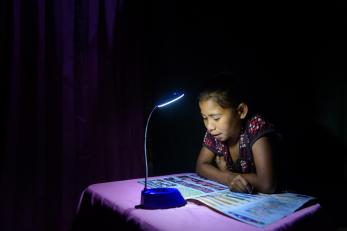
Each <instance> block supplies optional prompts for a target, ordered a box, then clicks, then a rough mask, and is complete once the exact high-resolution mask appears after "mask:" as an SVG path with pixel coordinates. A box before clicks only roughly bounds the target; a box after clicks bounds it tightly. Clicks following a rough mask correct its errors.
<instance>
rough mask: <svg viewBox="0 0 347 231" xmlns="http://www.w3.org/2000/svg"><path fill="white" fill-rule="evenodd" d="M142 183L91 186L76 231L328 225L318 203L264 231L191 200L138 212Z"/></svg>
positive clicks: (253, 230)
mask: <svg viewBox="0 0 347 231" xmlns="http://www.w3.org/2000/svg"><path fill="white" fill-rule="evenodd" d="M176 175H178V174H176ZM172 176H174V175H172ZM139 180H140V179H131V180H124V181H115V182H106V183H99V184H93V185H90V186H88V187H87V188H86V189H85V190H84V191H83V193H82V195H81V198H80V203H79V206H78V209H77V214H76V218H75V221H74V224H73V230H167V231H171V230H172V231H177V230H179V231H184V230H196V231H198V230H199V231H200V230H201V231H204V230H206V231H207V230H209V231H210V230H221V231H223V230H245V231H259V230H271V231H275V230H317V228H322V227H323V226H322V225H326V224H325V222H324V218H323V216H322V213H321V211H322V208H321V206H320V204H318V203H317V204H314V205H311V206H309V207H306V208H303V209H301V210H298V211H296V212H295V213H293V214H291V215H289V216H287V217H285V218H283V219H281V220H279V221H277V222H275V223H273V224H271V225H269V226H266V227H265V228H264V229H260V228H257V227H255V226H252V225H249V224H245V223H242V222H240V221H237V220H235V219H233V218H230V217H227V216H224V215H222V214H220V213H217V212H215V211H213V210H211V209H209V208H208V207H206V206H203V205H198V204H194V203H193V202H190V201H188V202H187V205H185V206H184V207H180V208H172V209H161V210H143V209H136V208H135V206H136V205H138V204H139V203H140V199H141V190H142V189H143V185H141V184H139V183H138V181H139Z"/></svg>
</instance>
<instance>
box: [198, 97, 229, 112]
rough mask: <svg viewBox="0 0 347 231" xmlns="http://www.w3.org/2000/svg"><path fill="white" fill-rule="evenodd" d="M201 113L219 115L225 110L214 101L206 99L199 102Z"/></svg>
mask: <svg viewBox="0 0 347 231" xmlns="http://www.w3.org/2000/svg"><path fill="white" fill-rule="evenodd" d="M199 106H200V110H201V112H205V113H221V112H223V111H225V110H226V109H225V108H223V107H221V106H220V105H219V104H218V103H217V102H216V101H215V100H213V99H208V100H204V101H200V102H199Z"/></svg>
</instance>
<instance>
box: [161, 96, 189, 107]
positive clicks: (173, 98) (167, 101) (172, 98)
mask: <svg viewBox="0 0 347 231" xmlns="http://www.w3.org/2000/svg"><path fill="white" fill-rule="evenodd" d="M183 96H184V94H183V93H179V92H174V93H173V94H171V95H170V96H169V97H167V98H166V99H165V100H162V101H161V102H159V103H158V104H157V105H156V106H157V107H159V108H160V107H165V106H167V105H169V104H171V103H173V102H176V101H177V100H179V99H181V98H182V97H183Z"/></svg>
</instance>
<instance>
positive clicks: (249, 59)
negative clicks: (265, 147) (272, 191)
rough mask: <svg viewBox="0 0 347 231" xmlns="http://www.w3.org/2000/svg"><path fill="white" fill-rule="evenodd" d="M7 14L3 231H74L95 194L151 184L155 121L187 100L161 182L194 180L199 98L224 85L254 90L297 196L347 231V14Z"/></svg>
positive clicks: (215, 10)
mask: <svg viewBox="0 0 347 231" xmlns="http://www.w3.org/2000/svg"><path fill="white" fill-rule="evenodd" d="M0 9H1V10H0V13H1V21H0V23H1V24H0V26H1V35H0V39H1V40H0V64H1V66H0V76H1V92H2V93H3V94H4V97H2V104H1V105H2V107H3V108H4V110H3V111H4V112H5V113H3V114H2V119H1V130H2V131H4V132H3V133H2V134H4V138H3V139H2V140H1V146H2V151H1V152H2V153H3V154H2V155H1V188H2V190H1V191H2V193H1V200H2V201H1V202H2V204H3V205H4V206H1V219H3V220H1V224H3V225H2V230H66V229H68V228H69V227H70V225H71V223H72V221H73V217H74V211H75V209H76V206H77V203H78V199H79V196H80V193H81V192H82V190H83V189H84V188H85V187H87V186H88V185H90V184H92V183H99V182H104V181H114V180H120V179H128V178H135V177H141V176H143V173H144V170H143V159H142V158H143V156H142V155H143V133H144V125H145V121H146V119H147V116H148V114H149V112H150V111H151V109H152V107H153V105H154V104H155V102H157V100H159V99H160V98H161V97H162V96H164V95H165V94H168V93H169V92H172V91H174V90H182V91H184V92H185V94H186V96H185V97H184V99H183V100H181V101H179V102H177V103H175V104H172V105H170V107H167V108H163V109H160V110H158V111H156V112H155V113H154V114H153V117H152V120H151V124H150V128H149V135H148V136H149V137H148V148H149V157H150V160H151V161H150V166H151V170H150V174H151V175H160V174H169V173H177V172H188V171H189V172H191V171H194V166H195V160H196V157H197V154H198V152H199V149H200V147H201V142H202V137H203V135H204V127H203V123H202V120H201V118H200V117H201V116H200V113H199V108H198V104H197V100H196V97H197V90H198V87H199V85H200V84H201V83H203V82H204V80H206V79H207V78H209V77H211V76H212V75H214V74H216V73H218V72H221V71H232V72H237V73H240V74H242V75H243V76H244V78H245V79H246V80H247V82H248V83H249V84H248V85H247V86H244V87H245V88H247V89H251V92H252V96H253V97H254V100H255V102H256V103H255V107H256V108H254V109H255V110H256V111H259V112H261V113H263V114H264V115H265V116H266V117H267V118H268V119H269V120H270V121H271V122H273V123H274V124H275V125H276V127H277V129H278V131H279V132H280V133H281V134H282V135H283V140H284V143H283V147H284V148H283V154H282V155H283V157H282V158H281V159H282V164H283V166H282V170H283V172H284V173H285V176H286V179H287V180H288V189H291V190H294V191H297V192H302V193H307V194H310V195H313V196H316V197H318V198H319V200H320V202H321V204H322V206H323V208H324V209H325V210H326V211H327V214H328V216H330V217H331V219H332V220H333V222H334V223H335V224H336V226H345V225H346V223H345V222H346V221H345V220H346V219H345V218H346V217H345V215H344V214H345V213H344V212H341V210H342V209H344V208H346V199H344V195H346V189H345V186H346V180H347V173H346V168H347V166H346V165H347V162H346V155H347V154H346V142H347V138H346V129H347V122H346V118H347V117H346V105H347V103H346V102H347V93H346V88H347V83H346V80H345V79H346V78H345V75H346V62H347V58H346V54H347V49H346V37H345V36H344V33H343V32H344V30H345V28H346V23H347V21H346V20H347V19H346V14H345V12H346V5H345V3H343V1H329V2H325V3H318V2H314V1H305V2H302V1H291V2H275V1H268V2H244V3H243V2H241V3H240V2H232V1H215V2H208V3H203V2H201V1H190V2H187V1H159V0H158V1H144V2H138V1H116V0H114V1H112V0H105V1H93V0H89V1H79V0H75V1H65V0H64V1H63V0H62V1H43V0H41V1H39V0H38V1H34V0H31V1H2V2H1V5H0ZM110 15H111V16H114V17H113V18H112V17H111V16H110ZM18 25H19V26H18ZM43 44H44V45H43ZM124 163H126V164H124ZM342 211H343V210H342Z"/></svg>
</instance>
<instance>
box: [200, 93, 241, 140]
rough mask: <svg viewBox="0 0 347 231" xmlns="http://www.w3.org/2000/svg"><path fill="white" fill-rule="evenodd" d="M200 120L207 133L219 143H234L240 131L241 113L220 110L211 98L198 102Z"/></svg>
mask: <svg viewBox="0 0 347 231" xmlns="http://www.w3.org/2000/svg"><path fill="white" fill-rule="evenodd" d="M199 107H200V111H201V115H202V118H203V120H204V124H205V127H206V128H207V130H208V132H209V133H210V134H211V135H213V136H214V137H215V138H217V139H218V140H220V141H229V142H230V143H236V142H237V141H238V138H239V135H240V131H241V117H243V116H242V112H241V111H240V110H238V109H234V108H222V107H221V106H220V105H219V104H218V103H216V102H215V100H214V99H213V98H210V99H208V100H203V101H200V102H199Z"/></svg>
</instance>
